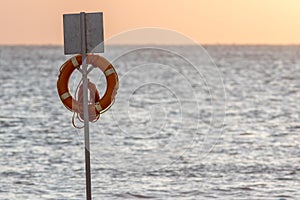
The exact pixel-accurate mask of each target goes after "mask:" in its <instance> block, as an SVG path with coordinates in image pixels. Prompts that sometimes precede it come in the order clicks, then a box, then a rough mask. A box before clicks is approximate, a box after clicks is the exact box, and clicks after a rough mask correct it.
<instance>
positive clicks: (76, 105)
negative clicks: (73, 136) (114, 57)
mask: <svg viewBox="0 0 300 200" xmlns="http://www.w3.org/2000/svg"><path fill="white" fill-rule="evenodd" d="M86 62H87V64H91V65H93V66H94V67H97V68H100V69H101V71H102V72H103V73H104V74H105V77H106V84H107V87H106V91H105V93H104V95H103V97H102V98H100V97H99V94H98V91H97V92H96V91H94V90H96V88H95V89H92V87H91V86H89V90H90V91H91V93H93V92H94V93H95V102H90V103H89V105H88V109H89V121H94V120H95V119H98V118H99V115H100V113H103V112H105V111H106V110H107V109H108V108H109V107H110V106H111V104H112V103H113V101H114V99H115V96H116V94H117V90H118V87H119V81H118V75H117V73H116V71H115V69H114V67H113V66H112V64H111V63H109V62H108V61H107V60H106V59H105V58H103V57H101V56H98V55H87V59H86ZM81 63H82V56H81V55H77V56H74V57H72V58H70V59H69V60H67V61H66V62H65V63H64V64H63V65H62V66H61V69H60V74H59V76H58V80H57V91H58V95H59V97H60V99H61V101H62V103H63V104H64V105H65V107H66V108H67V109H69V110H70V111H72V112H76V113H78V114H81V116H83V115H82V114H83V104H82V102H81V101H79V100H76V99H74V98H73V97H72V95H71V94H70V91H69V87H68V82H69V79H70V76H71V74H72V73H73V72H74V70H75V69H77V68H79V67H80V65H81Z"/></svg>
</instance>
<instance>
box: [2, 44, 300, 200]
mask: <svg viewBox="0 0 300 200" xmlns="http://www.w3.org/2000/svg"><path fill="white" fill-rule="evenodd" d="M126 48H127V47H125V46H121V47H110V48H109V51H106V52H107V53H106V56H108V57H109V58H110V57H112V58H115V59H114V61H113V62H114V64H115V66H116V69H117V71H118V74H119V77H120V89H119V92H118V96H117V99H116V102H115V105H113V107H112V109H111V110H109V111H108V112H107V113H105V114H103V115H102V116H101V118H100V120H99V121H98V122H97V123H94V124H91V127H90V129H91V135H90V137H91V156H92V158H91V162H92V193H93V197H94V199H139V198H149V199H197V200H198V199H300V192H299V191H300V134H299V130H300V121H299V120H300V103H299V102H300V101H299V100H300V77H299V75H300V47H299V46H207V47H205V48H206V49H207V51H208V53H209V54H210V56H211V57H212V59H213V60H214V62H215V63H216V65H217V66H218V70H219V72H220V74H218V73H217V71H214V69H213V67H214V66H213V65H212V63H209V62H207V58H201V57H199V58H198V57H197V55H194V54H193V52H194V49H193V47H192V46H184V47H176V48H177V49H179V50H184V51H185V52H188V54H190V57H188V58H180V56H178V55H175V54H174V53H170V52H169V51H163V50H161V49H158V48H157V49H155V48H150V49H142V50H141V49H140V50H137V51H132V52H130V53H128V54H126V55H124V54H122V55H121V56H119V57H118V56H116V55H118V52H119V51H121V50H122V49H126ZM136 48H141V47H136ZM67 58H68V57H65V56H63V49H62V48H61V47H50V46H48V47H33V46H2V47H0V67H1V73H0V108H1V113H0V155H1V157H0V199H84V198H85V171H84V151H83V133H82V130H77V129H75V128H74V127H72V124H71V117H72V113H70V112H69V111H68V110H67V109H65V108H64V106H63V105H62V103H61V102H60V100H59V98H58V95H57V91H56V80H57V75H58V73H59V67H60V65H61V64H62V63H64V61H65V60H66V59H67ZM196 58H197V59H196ZM189 59H194V60H199V63H198V64H199V65H201V66H206V68H205V67H204V68H205V69H203V71H200V72H199V73H198V72H197V71H195V68H193V67H191V66H190V65H191V63H189V62H188V60H189ZM142 61H143V62H142ZM208 69H211V70H212V71H210V70H208ZM79 77H80V76H79V73H78V72H77V73H75V74H74V76H72V79H71V81H70V87H71V90H72V91H74V90H75V88H76V86H77V83H78V81H79ZM99 77H101V78H99ZM219 78H221V79H219ZM217 79H218V80H217ZM91 80H92V81H93V82H95V83H97V86H98V88H101V86H102V88H105V86H103V85H104V84H105V80H104V79H103V75H101V73H100V72H99V71H98V72H97V71H93V75H92V76H91ZM222 83H223V84H222ZM222 89H223V90H222ZM103 91H104V89H102V90H101V91H100V93H101V94H103ZM224 91H225V92H224ZM225 94H226V96H225ZM217 97H218V98H217ZM224 109H225V110H224ZM225 112H226V116H225ZM214 122H218V123H214ZM77 123H79V122H78V121H77ZM79 125H80V124H79ZM216 130H218V131H221V134H220V132H218V131H216Z"/></svg>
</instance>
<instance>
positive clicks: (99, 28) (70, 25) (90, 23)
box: [63, 12, 104, 54]
mask: <svg viewBox="0 0 300 200" xmlns="http://www.w3.org/2000/svg"><path fill="white" fill-rule="evenodd" d="M63 23H64V52H65V54H77V53H82V52H81V44H82V43H81V38H82V37H81V21H80V14H65V15H63ZM85 38H86V53H90V52H94V53H103V52H104V44H103V13H101V12H98V13H85Z"/></svg>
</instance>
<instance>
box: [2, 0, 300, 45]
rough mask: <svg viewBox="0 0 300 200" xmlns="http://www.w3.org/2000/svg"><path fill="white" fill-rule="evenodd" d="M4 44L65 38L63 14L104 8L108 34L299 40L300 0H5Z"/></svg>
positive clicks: (213, 41)
mask: <svg viewBox="0 0 300 200" xmlns="http://www.w3.org/2000/svg"><path fill="white" fill-rule="evenodd" d="M0 5H1V7H0V8H1V12H0V25H1V31H0V44H13V45H14V44H27V45H30V44H38V45H43V44H50V45H62V44H63V21H62V15H63V14H68V13H79V12H81V11H84V12H103V14H104V37H105V40H107V39H109V38H110V37H112V36H113V35H116V34H119V33H121V32H124V31H127V30H131V29H136V28H142V27H159V28H166V29H171V30H174V31H177V32H180V33H182V34H184V35H186V36H187V37H190V38H192V39H193V40H195V41H197V42H199V43H201V44H300V0H84V1H83V0H1V3H0Z"/></svg>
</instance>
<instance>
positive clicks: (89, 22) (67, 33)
mask: <svg viewBox="0 0 300 200" xmlns="http://www.w3.org/2000/svg"><path fill="white" fill-rule="evenodd" d="M63 23H64V53H65V54H78V53H80V54H81V55H82V66H81V73H82V81H83V110H84V141H85V142H84V144H85V169H86V199H87V200H91V199H92V192H91V165H90V138H89V111H88V79H87V75H88V70H87V67H88V66H87V63H86V54H87V53H90V52H91V51H93V52H94V53H102V52H104V45H103V14H102V13H101V12H99V13H84V12H81V13H80V14H65V15H63Z"/></svg>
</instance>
